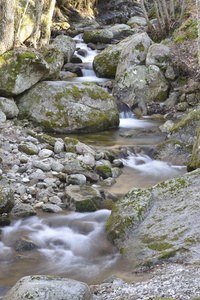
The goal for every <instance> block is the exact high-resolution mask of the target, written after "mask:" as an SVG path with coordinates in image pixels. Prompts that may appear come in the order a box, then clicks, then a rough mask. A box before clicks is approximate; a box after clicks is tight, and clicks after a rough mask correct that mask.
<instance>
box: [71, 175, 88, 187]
mask: <svg viewBox="0 0 200 300" xmlns="http://www.w3.org/2000/svg"><path fill="white" fill-rule="evenodd" d="M86 180H87V178H86V177H85V175H83V174H72V175H69V176H68V177H67V182H68V183H69V184H74V185H85V184H86Z"/></svg>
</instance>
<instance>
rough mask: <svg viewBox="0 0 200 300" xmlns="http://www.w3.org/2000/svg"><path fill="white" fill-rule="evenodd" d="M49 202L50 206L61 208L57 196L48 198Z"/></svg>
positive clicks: (60, 202)
mask: <svg viewBox="0 0 200 300" xmlns="http://www.w3.org/2000/svg"><path fill="white" fill-rule="evenodd" d="M49 202H50V203H52V204H56V205H58V206H62V201H61V199H60V197H58V196H52V197H50V198H49Z"/></svg>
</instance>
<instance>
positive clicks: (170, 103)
mask: <svg viewBox="0 0 200 300" xmlns="http://www.w3.org/2000/svg"><path fill="white" fill-rule="evenodd" d="M177 102H178V93H175V92H174V93H171V94H170V95H169V97H168V98H167V99H166V101H165V105H166V106H167V107H174V106H175V105H176V103H177Z"/></svg>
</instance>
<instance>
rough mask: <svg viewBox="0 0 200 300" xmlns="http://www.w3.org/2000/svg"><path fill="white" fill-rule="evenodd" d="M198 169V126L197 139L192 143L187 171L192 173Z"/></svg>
mask: <svg viewBox="0 0 200 300" xmlns="http://www.w3.org/2000/svg"><path fill="white" fill-rule="evenodd" d="M198 168H200V125H199V127H198V132H197V137H196V139H195V142H194V146H193V150H192V156H191V159H190V162H189V163H188V165H187V170H188V171H192V170H195V169H198Z"/></svg>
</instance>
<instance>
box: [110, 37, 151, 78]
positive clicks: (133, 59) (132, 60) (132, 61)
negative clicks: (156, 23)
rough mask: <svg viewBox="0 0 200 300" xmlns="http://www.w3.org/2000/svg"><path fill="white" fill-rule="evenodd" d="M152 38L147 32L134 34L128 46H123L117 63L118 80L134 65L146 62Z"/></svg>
mask: <svg viewBox="0 0 200 300" xmlns="http://www.w3.org/2000/svg"><path fill="white" fill-rule="evenodd" d="M152 43H153V42H152V40H151V39H150V37H149V36H148V34H147V33H146V32H144V33H138V34H134V35H133V36H132V37H131V39H130V41H129V43H128V44H127V45H126V47H124V48H123V50H122V52H121V54H120V57H119V63H118V65H117V71H116V80H117V81H119V80H120V78H121V76H123V75H124V73H126V70H127V69H128V68H129V67H131V66H133V65H142V64H145V59H146V55H147V51H148V49H149V47H150V45H151V44H152Z"/></svg>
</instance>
